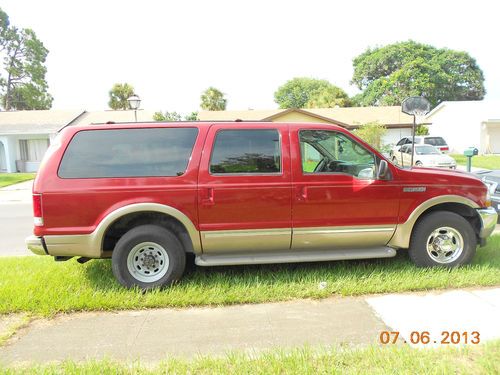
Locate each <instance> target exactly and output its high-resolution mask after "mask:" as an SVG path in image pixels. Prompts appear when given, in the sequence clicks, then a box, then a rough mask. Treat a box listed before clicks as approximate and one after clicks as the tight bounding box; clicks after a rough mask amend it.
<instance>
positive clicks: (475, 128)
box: [427, 100, 500, 154]
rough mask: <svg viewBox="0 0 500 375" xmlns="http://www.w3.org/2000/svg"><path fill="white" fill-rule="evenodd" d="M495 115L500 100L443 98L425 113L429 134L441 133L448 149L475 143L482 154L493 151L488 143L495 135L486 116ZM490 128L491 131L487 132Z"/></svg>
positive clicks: (498, 113) (499, 110)
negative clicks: (490, 132)
mask: <svg viewBox="0 0 500 375" xmlns="http://www.w3.org/2000/svg"><path fill="white" fill-rule="evenodd" d="M497 118H500V102H496V101H486V100H484V101H461V102H444V103H442V104H440V105H439V106H438V107H437V108H435V109H434V110H433V111H432V112H431V113H430V114H429V116H427V121H430V122H432V126H430V127H429V131H430V134H431V135H434V136H441V137H443V138H444V139H445V140H446V142H447V143H448V145H449V146H450V151H451V152H453V153H462V152H463V151H464V150H465V149H466V148H468V147H476V148H478V150H479V152H480V153H481V154H484V153H490V152H497V151H495V150H497V148H496V147H492V145H491V144H490V143H491V141H493V142H494V141H496V138H497V136H496V134H493V133H495V129H493V126H490V124H491V123H492V122H495V121H492V120H489V119H497ZM485 124H487V125H488V126H486V125H485ZM490 128H491V129H492V134H489V133H488V130H489V129H490ZM490 140H491V141H490ZM493 146H495V145H493Z"/></svg>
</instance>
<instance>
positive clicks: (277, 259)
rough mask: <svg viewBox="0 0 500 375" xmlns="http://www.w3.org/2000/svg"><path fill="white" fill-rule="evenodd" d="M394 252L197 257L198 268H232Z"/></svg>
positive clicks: (387, 249) (384, 255) (375, 249)
mask: <svg viewBox="0 0 500 375" xmlns="http://www.w3.org/2000/svg"><path fill="white" fill-rule="evenodd" d="M395 255H396V250H394V249H393V248H390V247H385V246H383V247H373V248H367V249H338V250H325V251H299V250H290V251H289V252H270V253H256V254H250V255H249V254H237V253H233V254H213V255H212V254H203V255H197V256H196V258H195V263H196V265H198V266H232V265H241V264H270V263H299V262H322V261H330V260H347V259H370V258H390V257H393V256H395Z"/></svg>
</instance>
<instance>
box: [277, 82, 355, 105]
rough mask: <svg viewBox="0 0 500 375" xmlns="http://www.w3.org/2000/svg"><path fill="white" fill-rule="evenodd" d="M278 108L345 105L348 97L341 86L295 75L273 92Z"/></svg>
mask: <svg viewBox="0 0 500 375" xmlns="http://www.w3.org/2000/svg"><path fill="white" fill-rule="evenodd" d="M274 101H275V102H276V103H278V104H279V106H280V108H331V107H336V106H339V107H347V106H349V105H350V101H349V97H348V96H347V94H346V93H345V91H344V90H342V89H341V88H339V87H337V86H335V85H333V84H331V83H330V82H328V81H326V80H324V79H315V78H308V77H296V78H293V79H291V80H289V81H287V82H286V83H285V84H284V85H282V86H280V87H279V88H278V90H276V92H275V93H274Z"/></svg>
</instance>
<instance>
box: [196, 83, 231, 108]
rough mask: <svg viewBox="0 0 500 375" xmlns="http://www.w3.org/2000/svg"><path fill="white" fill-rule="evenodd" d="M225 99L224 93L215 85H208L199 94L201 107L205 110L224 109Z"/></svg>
mask: <svg viewBox="0 0 500 375" xmlns="http://www.w3.org/2000/svg"><path fill="white" fill-rule="evenodd" d="M226 105H227V100H226V99H225V98H224V94H223V93H222V92H221V91H220V90H218V89H216V88H215V87H209V88H208V89H206V90H205V91H204V92H203V93H202V94H201V104H200V107H201V109H204V110H205V111H224V110H225V109H226Z"/></svg>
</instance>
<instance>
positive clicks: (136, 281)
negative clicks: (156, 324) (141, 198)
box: [111, 225, 186, 290]
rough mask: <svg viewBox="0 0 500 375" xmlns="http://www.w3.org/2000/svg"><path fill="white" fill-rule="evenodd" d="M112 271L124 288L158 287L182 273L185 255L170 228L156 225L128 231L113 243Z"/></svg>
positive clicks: (178, 277)
mask: <svg viewBox="0 0 500 375" xmlns="http://www.w3.org/2000/svg"><path fill="white" fill-rule="evenodd" d="M111 259H112V269H113V274H114V275H115V277H116V279H117V280H118V282H119V283H120V284H122V285H123V286H125V287H127V288H132V287H139V288H141V289H143V290H147V289H153V288H162V287H167V286H169V285H171V284H172V283H173V282H175V281H177V280H179V279H180V278H181V276H182V274H183V273H184V268H185V265H186V254H185V252H184V249H183V247H182V244H181V243H180V241H179V240H178V238H177V237H176V236H175V234H173V233H172V232H171V231H169V230H167V229H165V228H163V227H160V226H157V225H141V226H138V227H135V228H133V229H131V230H129V231H128V232H127V233H125V234H124V235H123V236H122V237H121V238H120V240H119V241H118V242H117V243H116V246H115V248H114V250H113V255H112V258H111Z"/></svg>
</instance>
